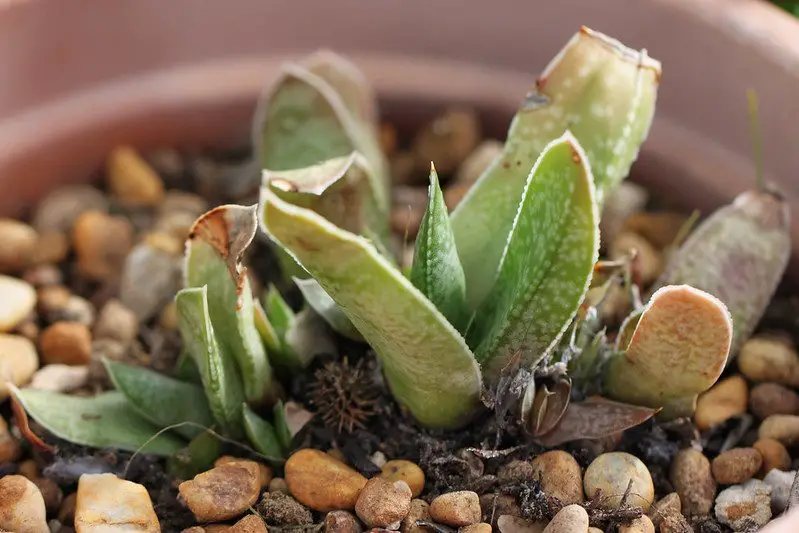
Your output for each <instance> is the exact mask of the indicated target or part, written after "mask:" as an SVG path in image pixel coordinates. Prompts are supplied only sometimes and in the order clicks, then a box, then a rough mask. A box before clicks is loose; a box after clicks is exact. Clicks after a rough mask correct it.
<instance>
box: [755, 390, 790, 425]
mask: <svg viewBox="0 0 799 533" xmlns="http://www.w3.org/2000/svg"><path fill="white" fill-rule="evenodd" d="M749 410H750V411H752V412H753V413H754V414H755V416H757V417H758V418H760V419H761V420H764V419H766V418H768V417H770V416H771V415H796V414H799V394H796V392H794V391H793V390H791V389H789V388H788V387H786V386H784V385H780V384H779V383H760V384H758V385H755V386H754V387H752V392H751V394H750V395H749Z"/></svg>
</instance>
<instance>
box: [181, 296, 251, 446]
mask: <svg viewBox="0 0 799 533" xmlns="http://www.w3.org/2000/svg"><path fill="white" fill-rule="evenodd" d="M175 301H176V302H177V308H178V321H179V324H180V333H181V336H182V337H183V344H184V346H185V348H186V350H187V351H188V352H189V353H190V354H191V356H192V358H193V359H194V362H195V363H197V367H198V368H199V369H200V376H202V380H203V388H204V389H205V394H206V397H207V398H208V405H209V407H210V408H211V413H213V415H214V418H215V419H216V421H217V422H218V423H219V425H220V426H221V427H222V429H223V431H225V432H226V433H228V434H230V435H231V436H234V437H235V436H238V435H240V432H241V403H242V401H244V394H243V391H242V386H241V378H240V376H239V373H238V371H237V369H236V366H235V364H234V363H233V360H232V358H231V357H230V356H228V355H227V354H225V352H224V351H223V348H222V347H221V346H220V344H219V343H218V342H217V340H216V335H215V333H214V327H213V326H212V325H211V319H210V316H209V313H208V290H207V288H206V287H205V286H203V287H199V288H191V289H183V290H181V291H180V292H178V294H177V296H176V297H175Z"/></svg>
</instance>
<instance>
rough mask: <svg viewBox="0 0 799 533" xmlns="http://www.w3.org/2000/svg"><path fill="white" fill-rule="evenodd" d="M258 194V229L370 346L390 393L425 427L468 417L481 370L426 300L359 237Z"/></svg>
mask: <svg viewBox="0 0 799 533" xmlns="http://www.w3.org/2000/svg"><path fill="white" fill-rule="evenodd" d="M262 193H263V197H262V205H263V206H264V207H263V209H264V211H263V215H262V222H263V227H264V230H265V231H266V232H267V233H268V234H269V236H270V237H271V238H272V239H273V240H275V241H277V242H278V243H279V244H280V245H281V246H283V247H284V248H286V249H288V250H289V251H290V252H291V253H292V254H293V255H294V257H295V258H296V259H297V260H298V261H299V263H300V264H302V266H303V267H304V268H305V269H306V270H307V271H308V272H310V273H311V275H312V276H313V277H314V278H315V279H316V280H317V281H318V282H319V284H320V285H321V287H322V288H323V289H324V290H325V292H327V294H329V295H330V297H331V298H333V300H334V301H335V302H336V303H338V305H339V306H340V307H341V309H342V310H343V311H344V312H345V313H346V314H347V316H348V317H349V319H350V320H351V321H352V323H353V324H354V325H355V327H356V328H357V329H358V331H360V332H361V334H362V335H363V337H364V338H365V339H366V340H367V342H369V344H370V345H371V346H372V347H373V348H374V350H375V352H376V353H377V355H378V357H379V358H380V360H381V362H382V363H383V370H384V372H385V376H386V379H387V381H388V383H389V386H390V388H391V390H392V392H393V394H394V397H395V398H397V400H398V401H399V402H400V403H401V404H402V405H404V406H405V407H407V408H408V410H409V411H410V412H411V413H412V414H413V415H414V416H415V417H416V418H417V420H419V422H420V423H422V424H424V425H426V426H434V427H444V428H452V427H459V426H462V425H463V424H465V423H466V422H468V420H469V419H470V417H471V416H472V415H473V414H474V412H475V410H476V409H477V408H478V407H479V398H480V390H481V378H480V370H479V368H478V366H477V363H476V361H475V360H474V357H473V355H472V354H471V352H470V351H469V348H468V347H467V345H466V343H465V342H464V340H463V339H462V338H461V336H460V335H459V334H458V332H457V331H456V330H455V329H454V328H453V327H452V326H451V325H450V324H449V322H447V320H446V319H445V318H444V317H443V316H442V315H441V313H439V312H438V310H436V308H435V307H434V306H433V304H432V303H430V301H429V300H427V299H426V298H425V297H424V295H423V294H421V292H419V290H418V289H416V288H415V287H414V286H413V284H411V283H410V281H408V280H407V279H406V278H404V277H403V276H402V274H400V272H399V271H398V270H396V269H395V268H394V267H393V266H392V265H391V264H390V263H389V262H388V261H387V260H386V259H385V258H384V257H383V256H381V255H380V254H379V253H378V252H377V251H376V250H375V248H374V247H373V246H372V245H371V244H370V243H369V242H368V241H366V240H365V239H364V238H362V237H359V236H357V235H354V234H352V233H349V232H346V231H344V230H341V229H340V228H338V227H336V226H334V225H333V224H331V223H330V222H328V221H327V220H326V219H324V218H322V217H321V216H319V215H317V214H316V213H314V212H313V211H310V210H308V209H303V208H300V207H297V206H294V205H292V204H289V203H287V202H285V201H283V200H281V199H280V198H278V197H277V195H275V194H274V193H273V192H271V191H270V190H269V189H264V190H263V191H262ZM443 383H446V387H442V384H443Z"/></svg>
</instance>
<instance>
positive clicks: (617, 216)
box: [599, 180, 649, 248]
mask: <svg viewBox="0 0 799 533" xmlns="http://www.w3.org/2000/svg"><path fill="white" fill-rule="evenodd" d="M648 200H649V192H648V191H647V190H646V189H644V188H643V187H641V186H640V185H638V184H636V183H632V182H631V181H629V180H625V181H622V182H621V183H620V184H619V185H618V186H617V187H614V188H613V190H611V191H609V192H608V194H607V196H606V197H605V201H604V205H603V206H602V213H601V216H600V218H599V235H600V240H601V245H602V247H603V248H606V247H607V245H608V244H609V243H611V242H613V241H615V240H616V236H617V235H618V234H619V233H620V232H621V231H622V230H626V229H627V228H625V227H624V224H625V222H626V221H627V220H628V219H629V218H630V217H631V216H632V215H634V214H635V213H637V212H639V211H641V210H642V209H644V207H645V206H646V203H647V201H648ZM633 233H639V232H637V231H634V230H633Z"/></svg>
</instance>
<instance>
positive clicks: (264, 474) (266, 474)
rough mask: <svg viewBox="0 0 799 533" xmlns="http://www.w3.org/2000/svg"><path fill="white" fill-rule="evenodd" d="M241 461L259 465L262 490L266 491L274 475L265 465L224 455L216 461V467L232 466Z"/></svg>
mask: <svg viewBox="0 0 799 533" xmlns="http://www.w3.org/2000/svg"><path fill="white" fill-rule="evenodd" d="M240 461H245V462H247V463H251V462H254V463H255V464H257V465H258V481H259V483H260V484H261V489H265V488H266V487H267V486H269V483H270V482H271V481H272V476H273V475H274V474H273V473H272V469H271V468H269V467H268V466H266V465H265V464H263V463H259V462H257V461H250V460H249V459H242V458H240V457H233V456H232V455H223V456H221V457H219V458H217V460H216V461H214V466H221V465H225V464H230V463H236V462H240Z"/></svg>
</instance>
